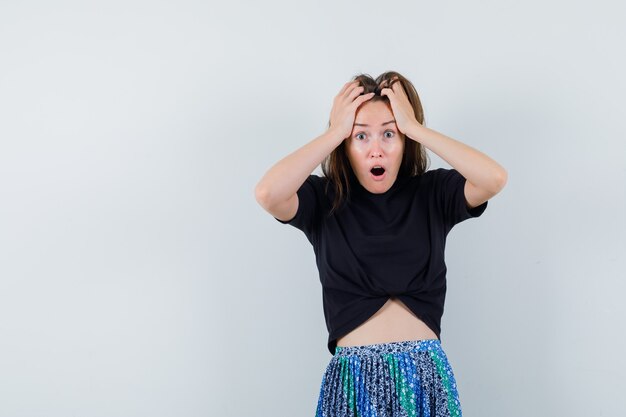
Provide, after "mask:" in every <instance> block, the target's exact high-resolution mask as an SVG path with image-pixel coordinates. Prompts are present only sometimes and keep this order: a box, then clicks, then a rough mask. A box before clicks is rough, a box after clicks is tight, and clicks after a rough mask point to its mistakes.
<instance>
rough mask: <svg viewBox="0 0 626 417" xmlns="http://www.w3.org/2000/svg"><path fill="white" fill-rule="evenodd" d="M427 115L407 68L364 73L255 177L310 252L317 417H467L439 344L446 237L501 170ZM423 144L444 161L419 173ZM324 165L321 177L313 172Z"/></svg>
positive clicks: (266, 203)
mask: <svg viewBox="0 0 626 417" xmlns="http://www.w3.org/2000/svg"><path fill="white" fill-rule="evenodd" d="M423 123H424V113H423V109H422V105H421V103H420V99H419V96H418V94H417V92H416V91H415V88H414V87H413V84H411V82H410V81H408V80H407V79H406V78H405V77H403V76H402V75H401V74H399V73H397V72H394V71H389V72H386V73H384V74H382V75H380V76H379V77H378V78H376V79H375V80H374V79H372V78H371V77H370V76H368V75H366V74H361V75H358V76H356V77H355V78H354V80H353V81H351V82H348V83H346V84H345V85H344V86H343V88H342V89H341V91H339V93H338V94H337V96H336V97H335V99H334V101H333V106H332V110H331V114H330V121H329V127H328V130H327V131H326V132H324V133H323V134H322V135H321V136H319V137H317V138H315V139H314V140H312V141H311V142H309V143H307V144H305V145H304V146H302V147H301V148H299V149H297V150H296V151H294V152H293V153H291V154H290V155H288V156H286V157H285V158H283V159H281V160H280V161H278V162H277V163H276V164H275V165H274V166H273V167H271V169H269V171H267V173H266V174H265V175H264V176H263V178H262V179H261V181H260V182H259V183H258V184H257V186H256V189H255V193H256V199H257V201H258V202H259V204H260V205H261V206H262V207H263V208H264V209H265V210H266V211H267V212H269V213H270V214H271V215H272V216H274V217H275V218H276V220H278V221H279V222H281V223H286V224H290V225H292V226H294V227H297V228H298V229H300V230H302V231H303V232H304V234H305V235H306V237H307V239H308V240H309V242H310V243H311V244H312V246H313V249H314V251H315V256H316V262H317V267H318V270H319V275H320V281H321V284H322V289H323V293H322V294H323V297H322V300H323V305H324V316H325V319H326V325H327V328H328V332H329V336H328V344H327V346H328V350H329V351H330V353H331V354H332V355H333V357H332V358H331V360H330V362H329V364H328V366H327V368H326V371H325V373H324V375H323V378H322V384H321V388H320V393H319V400H318V403H317V410H316V417H322V416H324V417H338V416H359V417H360V416H378V417H382V416H393V417H396V416H461V415H462V414H461V405H460V402H459V395H458V391H457V388H456V381H455V378H454V373H453V371H452V368H451V366H450V363H449V362H448V359H447V357H446V354H445V352H444V350H443V349H442V346H441V341H440V322H441V316H442V314H443V309H444V300H445V293H446V265H445V259H444V249H445V241H446V236H447V234H448V232H449V231H450V229H451V228H452V227H453V226H454V225H455V224H457V223H459V222H461V221H463V220H465V219H468V218H471V217H478V216H480V215H481V214H482V213H483V212H484V211H485V209H486V208H487V201H488V200H489V199H490V198H491V197H493V196H494V195H496V194H497V193H498V192H500V190H501V189H502V188H503V187H504V185H505V183H506V181H507V173H506V171H505V170H504V168H502V167H501V166H500V165H499V164H498V163H497V162H495V161H494V160H493V159H491V158H489V157H488V156H487V155H485V154H483V153H481V152H479V151H478V150H476V149H474V148H472V147H470V146H467V145H465V144H463V143H461V142H458V141H456V140H454V139H452V138H449V137H447V136H444V135H442V134H440V133H438V132H436V131H434V130H432V129H429V128H426V127H425V126H424V125H423ZM425 148H427V149H429V150H431V151H432V152H434V153H436V154H437V155H439V156H440V157H441V158H442V159H443V160H445V161H446V162H448V163H449V164H450V165H451V166H452V169H444V168H440V169H435V170H427V166H428V157H427V154H426V150H425ZM320 163H321V164H322V171H323V174H324V176H322V177H320V176H317V175H312V174H311V173H312V172H313V170H314V169H315V168H316V167H317V166H318V165H319V164H320Z"/></svg>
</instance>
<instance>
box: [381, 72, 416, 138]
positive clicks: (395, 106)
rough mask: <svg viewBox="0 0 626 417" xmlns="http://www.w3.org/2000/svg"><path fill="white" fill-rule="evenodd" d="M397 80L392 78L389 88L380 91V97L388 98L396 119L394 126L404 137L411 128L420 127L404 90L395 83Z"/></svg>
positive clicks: (400, 85)
mask: <svg viewBox="0 0 626 417" xmlns="http://www.w3.org/2000/svg"><path fill="white" fill-rule="evenodd" d="M397 80H398V79H397V78H394V79H393V80H392V81H391V83H392V85H391V88H383V89H381V91H380V95H381V96H387V97H388V98H389V102H390V104H391V111H392V112H393V116H394V118H395V119H396V125H397V126H398V129H400V132H402V133H403V134H405V135H406V134H407V131H409V130H410V128H411V126H415V125H419V126H421V124H420V123H419V122H418V121H417V119H416V118H415V112H414V111H413V106H411V103H410V102H409V98H408V97H407V95H406V92H405V91H404V88H402V84H401V83H400V82H397ZM387 85H388V84H387Z"/></svg>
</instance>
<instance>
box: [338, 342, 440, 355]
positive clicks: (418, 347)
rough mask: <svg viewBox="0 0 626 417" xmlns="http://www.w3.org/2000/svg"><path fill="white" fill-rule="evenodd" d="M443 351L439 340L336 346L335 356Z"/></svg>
mask: <svg viewBox="0 0 626 417" xmlns="http://www.w3.org/2000/svg"><path fill="white" fill-rule="evenodd" d="M439 349H441V341H440V340H439V339H420V340H402V341H398V342H385V343H374V344H370V345H357V346H336V347H335V356H348V355H359V356H368V355H380V354H385V353H400V352H414V351H427V350H439Z"/></svg>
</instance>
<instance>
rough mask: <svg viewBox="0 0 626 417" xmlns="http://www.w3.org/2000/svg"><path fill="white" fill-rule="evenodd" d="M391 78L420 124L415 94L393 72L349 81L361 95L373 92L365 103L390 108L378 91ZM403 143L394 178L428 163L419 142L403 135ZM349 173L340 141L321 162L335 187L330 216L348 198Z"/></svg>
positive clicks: (421, 118) (419, 172) (421, 116)
mask: <svg viewBox="0 0 626 417" xmlns="http://www.w3.org/2000/svg"><path fill="white" fill-rule="evenodd" d="M394 78H397V79H396V80H394V81H393V83H395V82H399V83H400V84H401V85H402V88H404V91H405V92H406V95H407V97H408V98H409V102H410V103H411V106H412V107H413V111H414V113H415V119H416V120H417V121H418V122H419V123H420V124H422V125H423V124H424V110H423V109H422V103H421V102H420V98H419V96H418V94H417V91H416V90H415V87H414V86H413V84H411V82H410V81H409V80H407V79H406V78H404V77H403V76H402V75H401V74H399V73H397V72H395V71H387V72H384V73H382V74H381V75H379V76H378V77H377V78H376V79H373V78H372V77H371V76H369V75H367V74H359V75H356V76H354V78H353V81H355V80H358V81H359V85H360V86H362V87H364V91H363V92H362V93H361V94H367V93H371V92H373V93H374V96H373V97H372V98H371V99H369V100H367V101H365V103H368V102H376V101H382V102H385V103H387V104H388V105H390V102H389V98H388V97H387V96H381V95H380V90H382V89H383V88H390V87H391V84H392V82H391V80H392V79H394ZM328 127H330V120H329V121H328ZM403 140H404V153H403V155H402V163H401V164H400V170H399V172H398V178H402V177H413V176H416V175H422V174H423V173H424V172H425V171H426V169H427V168H428V164H429V159H428V155H427V153H426V149H425V148H424V147H423V146H422V144H421V143H418V142H416V141H414V140H412V139H409V140H407V139H406V136H404V135H403ZM351 170H352V166H351V165H350V161H349V160H348V155H347V154H346V142H345V140H344V141H342V142H341V144H340V145H339V146H337V147H336V148H335V149H334V150H333V151H332V152H331V153H330V154H329V155H328V156H327V157H326V158H324V160H323V161H322V172H323V173H324V175H325V176H326V177H327V178H328V179H329V180H330V181H329V184H330V183H331V182H332V183H333V185H334V187H335V201H334V202H333V207H332V209H331V211H330V213H332V212H333V211H334V210H336V209H337V208H339V206H340V205H341V204H342V203H343V202H344V201H345V199H347V198H348V197H349V196H350V186H349V174H350V171H351ZM396 181H397V178H396Z"/></svg>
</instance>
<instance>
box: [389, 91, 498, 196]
mask: <svg viewBox="0 0 626 417" xmlns="http://www.w3.org/2000/svg"><path fill="white" fill-rule="evenodd" d="M381 95H385V96H387V97H389V101H390V103H391V108H392V110H393V114H394V117H395V119H396V125H397V126H398V129H399V130H400V131H401V132H402V133H404V134H405V135H406V136H407V137H409V138H410V139H413V140H414V141H416V142H419V143H421V144H422V145H424V146H425V147H426V148H427V149H430V150H431V151H433V152H434V153H436V154H437V155H438V156H439V157H440V158H441V159H443V160H444V161H446V162H447V163H449V164H450V165H451V166H452V167H453V168H454V169H456V170H457V171H458V172H459V173H460V174H461V175H463V177H465V180H466V181H465V189H464V192H465V200H467V203H468V206H469V208H473V207H476V206H479V205H481V204H482V203H484V202H485V201H487V200H489V199H490V198H491V197H493V196H494V195H496V194H497V193H499V192H500V190H502V188H504V186H505V185H506V182H507V178H508V174H507V172H506V171H505V170H504V168H502V167H501V166H500V165H499V164H498V163H497V162H496V161H494V160H493V159H491V158H489V157H488V156H487V155H485V154H484V153H482V152H480V151H478V150H476V149H474V148H472V147H471V146H468V145H465V144H464V143H461V142H459V141H457V140H454V139H452V138H450V137H448V136H445V135H442V134H441V133H439V132H437V131H435V130H432V129H429V128H427V127H426V126H424V125H422V124H421V123H419V122H418V121H417V120H416V118H415V112H414V111H413V107H412V106H411V103H410V102H409V99H408V97H407V95H406V92H405V91H404V88H403V87H402V85H401V83H399V82H396V83H393V84H392V85H391V88H383V89H382V90H381Z"/></svg>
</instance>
